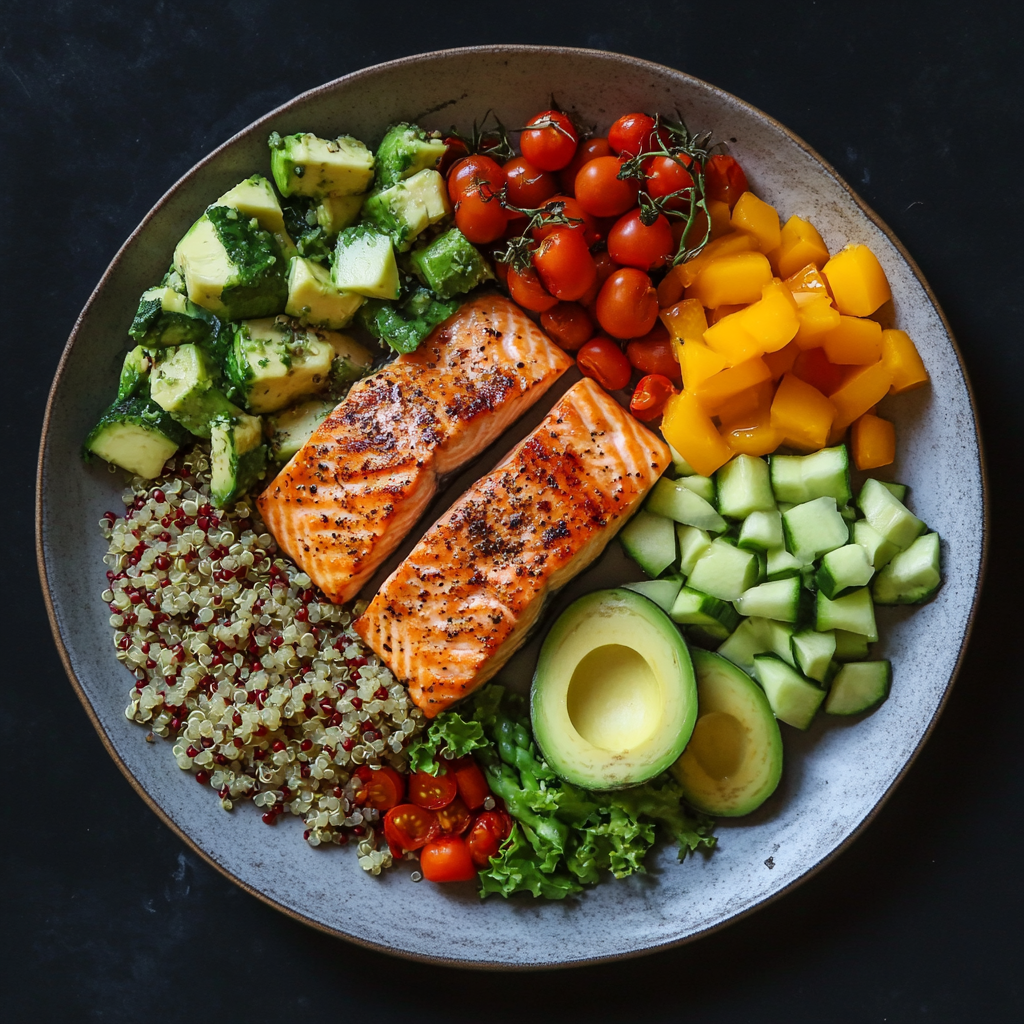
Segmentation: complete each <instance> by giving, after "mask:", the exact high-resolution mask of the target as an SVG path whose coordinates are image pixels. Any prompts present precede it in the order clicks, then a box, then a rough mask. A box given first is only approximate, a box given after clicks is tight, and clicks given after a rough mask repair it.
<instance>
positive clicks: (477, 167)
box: [448, 153, 505, 203]
mask: <svg viewBox="0 0 1024 1024" xmlns="http://www.w3.org/2000/svg"><path fill="white" fill-rule="evenodd" d="M484 183H486V184H488V185H490V191H492V192H499V191H501V188H502V186H503V185H504V184H505V172H504V171H503V170H502V169H501V167H500V166H499V165H498V163H497V161H495V160H492V159H491V158H490V157H489V156H483V155H482V154H480V153H474V154H473V155H472V156H467V157H463V159H461V160H459V161H458V162H457V163H455V164H453V165H452V169H451V170H450V171H449V172H448V198H449V199H451V201H452V202H453V203H457V202H458V201H459V200H460V199H461V198H462V197H463V195H464V194H465V193H466V192H468V191H469V190H470V189H471V188H472V187H473V186H475V185H481V184H484Z"/></svg>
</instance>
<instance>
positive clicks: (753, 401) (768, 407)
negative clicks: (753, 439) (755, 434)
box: [715, 380, 775, 433]
mask: <svg viewBox="0 0 1024 1024" xmlns="http://www.w3.org/2000/svg"><path fill="white" fill-rule="evenodd" d="M774 397H775V385H774V383H773V382H772V381H770V380H763V381H761V383H760V384H755V385H754V386H753V387H752V388H746V389H745V390H743V391H741V392H740V393H739V394H737V395H733V397H732V398H730V399H728V400H727V401H725V402H723V403H722V404H721V405H720V406H719V407H718V412H717V413H716V414H715V415H716V416H717V417H718V421H719V423H721V425H722V431H723V433H724V432H725V431H731V430H736V429H738V428H741V427H754V426H757V425H758V424H770V422H771V412H772V399H773V398H774Z"/></svg>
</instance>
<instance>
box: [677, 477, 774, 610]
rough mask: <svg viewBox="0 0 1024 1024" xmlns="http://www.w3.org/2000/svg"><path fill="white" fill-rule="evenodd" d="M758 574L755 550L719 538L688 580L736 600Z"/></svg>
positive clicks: (714, 594) (701, 588) (708, 591)
mask: <svg viewBox="0 0 1024 1024" xmlns="http://www.w3.org/2000/svg"><path fill="white" fill-rule="evenodd" d="M688 493H692V492H688ZM694 497H696V495H694ZM698 500H700V499H698ZM757 575H758V565H757V558H756V557H755V556H754V555H753V554H752V553H751V552H749V551H741V550H740V549H739V548H737V547H733V545H732V544H730V543H728V542H727V541H724V540H722V539H721V538H716V539H715V540H713V541H712V542H711V546H710V547H709V548H708V550H707V551H706V552H705V553H704V555H702V556H701V557H700V558H698V559H697V562H696V564H695V565H694V567H693V571H692V572H691V573H690V578H689V580H688V581H687V583H688V585H689V586H690V587H692V588H693V589H694V590H699V591H701V592H702V593H705V594H710V595H711V596H712V597H717V598H718V599H719V600H721V601H735V600H736V598H738V597H739V596H740V594H742V593H743V592H744V591H745V590H749V589H750V588H751V587H752V586H753V585H754V584H755V583H756V582H757Z"/></svg>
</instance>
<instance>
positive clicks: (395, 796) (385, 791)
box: [355, 764, 405, 811]
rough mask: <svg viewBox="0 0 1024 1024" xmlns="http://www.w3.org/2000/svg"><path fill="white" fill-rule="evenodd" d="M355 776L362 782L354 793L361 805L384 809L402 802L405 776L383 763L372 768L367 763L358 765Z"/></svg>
mask: <svg viewBox="0 0 1024 1024" xmlns="http://www.w3.org/2000/svg"><path fill="white" fill-rule="evenodd" d="M355 774H356V777H357V778H358V779H359V780H360V781H361V782H362V783H363V785H362V788H361V789H360V790H359V791H358V792H357V793H356V803H357V804H359V805H360V806H361V807H376V808H377V810H379V811H386V810H388V809H389V808H391V807H394V806H395V805H396V804H400V803H401V802H402V798H403V797H404V796H405V777H404V776H402V775H400V774H399V773H398V772H396V771H395V769H394V768H389V767H388V766H387V765H384V766H383V767H381V768H377V769H373V768H370V767H369V766H368V765H365V764H363V765H360V766H359V767H358V768H357V769H356V772H355Z"/></svg>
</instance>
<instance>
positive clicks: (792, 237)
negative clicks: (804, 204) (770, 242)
mask: <svg viewBox="0 0 1024 1024" xmlns="http://www.w3.org/2000/svg"><path fill="white" fill-rule="evenodd" d="M781 234H782V241H781V242H780V243H779V248H778V249H777V250H776V251H775V253H774V257H775V258H774V260H773V262H774V264H775V268H776V270H778V272H779V277H789V276H790V275H791V274H795V273H796V272H797V271H799V270H800V268H801V267H806V266H807V265H808V264H810V265H813V266H814V267H816V268H817V269H819V270H820V269H821V268H822V267H823V266H825V264H826V263H827V262H828V248H827V247H826V245H825V243H824V241H823V240H822V237H821V235H819V234H818V229H817V228H816V227H815V226H814V225H813V224H811V223H810V222H809V221H806V220H804V219H803V218H802V217H790V218H789V220H787V221H786V223H785V224H784V225H783V227H782V232H781Z"/></svg>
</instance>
